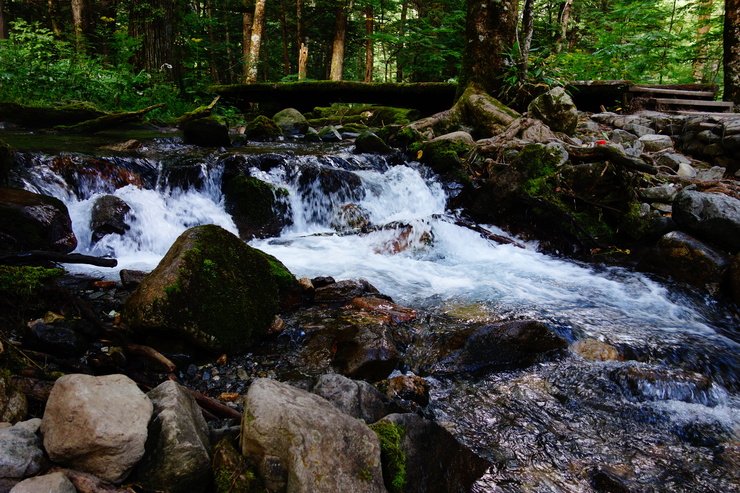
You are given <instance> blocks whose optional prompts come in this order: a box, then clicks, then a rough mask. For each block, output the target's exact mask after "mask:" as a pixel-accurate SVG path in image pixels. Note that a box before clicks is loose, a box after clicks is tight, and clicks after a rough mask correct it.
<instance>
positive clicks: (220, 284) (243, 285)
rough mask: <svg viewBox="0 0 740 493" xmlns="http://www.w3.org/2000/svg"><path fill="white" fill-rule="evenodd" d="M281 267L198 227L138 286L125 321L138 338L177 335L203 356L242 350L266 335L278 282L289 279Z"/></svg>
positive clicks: (225, 235)
mask: <svg viewBox="0 0 740 493" xmlns="http://www.w3.org/2000/svg"><path fill="white" fill-rule="evenodd" d="M281 266H282V264H280V263H279V262H278V261H277V260H274V262H271V261H270V260H268V257H267V256H265V255H264V254H263V253H262V252H260V251H258V250H256V249H254V248H252V247H250V246H248V245H246V244H245V243H244V242H242V241H241V240H240V239H239V238H238V237H236V236H235V235H233V234H231V233H229V232H228V231H226V230H224V229H222V228H220V227H218V226H215V225H206V226H196V227H195V228H191V229H189V230H187V231H185V232H184V233H183V234H182V235H180V237H179V238H178V239H177V241H176V242H175V243H174V244H173V245H172V247H170V249H169V251H168V252H167V254H166V255H165V256H164V258H163V259H162V261H161V262H160V263H159V265H158V266H157V268H156V269H154V271H152V273H151V274H150V275H149V276H147V277H146V278H145V279H144V280H143V281H142V282H141V284H139V287H138V288H137V289H136V291H134V293H133V294H132V295H131V297H130V298H129V299H128V301H127V302H126V307H125V310H124V312H123V316H124V320H125V321H126V322H127V323H128V324H129V326H131V327H132V328H135V329H136V330H139V331H141V332H145V333H146V332H148V331H152V332H153V333H164V334H179V337H184V338H187V339H188V340H190V341H191V342H193V343H195V344H197V345H199V346H201V347H203V348H205V349H208V350H212V351H229V352H235V351H239V350H242V349H244V348H246V347H248V346H249V345H250V344H251V343H253V342H254V341H255V340H257V339H259V338H260V337H261V336H263V335H264V334H266V333H267V330H268V328H269V327H270V324H271V322H272V320H273V318H274V317H275V315H276V314H277V311H278V304H279V287H280V286H278V281H279V280H280V277H279V276H278V275H277V274H278V273H287V271H286V270H285V268H284V267H281ZM285 275H286V276H287V277H288V278H292V275H290V273H287V274H285ZM292 279H293V282H296V283H297V281H295V278H292Z"/></svg>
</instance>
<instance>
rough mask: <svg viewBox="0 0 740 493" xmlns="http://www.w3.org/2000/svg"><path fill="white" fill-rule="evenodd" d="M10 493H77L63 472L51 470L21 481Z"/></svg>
mask: <svg viewBox="0 0 740 493" xmlns="http://www.w3.org/2000/svg"><path fill="white" fill-rule="evenodd" d="M10 493H77V489H76V488H75V487H74V485H73V484H72V482H71V481H70V480H69V479H67V476H65V475H64V473H63V472H53V473H50V474H45V475H44V476H36V477H35V478H28V479H26V480H23V481H21V482H20V483H18V484H17V485H15V486H14V487H13V489H12V490H10Z"/></svg>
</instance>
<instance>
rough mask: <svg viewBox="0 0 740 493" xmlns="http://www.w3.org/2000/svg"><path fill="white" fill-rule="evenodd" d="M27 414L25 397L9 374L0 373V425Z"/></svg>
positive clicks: (0, 352) (15, 420) (18, 419)
mask: <svg viewBox="0 0 740 493" xmlns="http://www.w3.org/2000/svg"><path fill="white" fill-rule="evenodd" d="M0 354H2V351H0ZM27 412H28V402H27V401H26V396H25V395H24V394H23V392H21V391H20V389H18V387H16V386H15V384H14V383H13V381H12V379H11V378H10V374H8V373H6V372H2V371H0V423H16V422H18V421H20V420H22V419H23V418H24V417H25V416H26V413H27ZM0 477H2V476H1V475H0Z"/></svg>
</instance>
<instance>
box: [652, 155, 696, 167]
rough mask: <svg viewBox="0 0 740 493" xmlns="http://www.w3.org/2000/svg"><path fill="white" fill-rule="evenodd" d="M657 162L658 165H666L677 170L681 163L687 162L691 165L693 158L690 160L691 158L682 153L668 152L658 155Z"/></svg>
mask: <svg viewBox="0 0 740 493" xmlns="http://www.w3.org/2000/svg"><path fill="white" fill-rule="evenodd" d="M656 164H657V165H658V166H666V167H668V168H670V169H672V170H674V171H675V170H678V167H679V165H681V164H686V165H689V166H690V165H691V160H689V158H687V157H686V156H683V155H681V154H675V153H672V152H667V153H665V154H661V155H660V157H658V160H657V161H656Z"/></svg>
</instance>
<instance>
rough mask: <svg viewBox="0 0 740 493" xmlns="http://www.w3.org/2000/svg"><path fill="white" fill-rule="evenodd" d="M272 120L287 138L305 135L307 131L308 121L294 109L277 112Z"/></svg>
mask: <svg viewBox="0 0 740 493" xmlns="http://www.w3.org/2000/svg"><path fill="white" fill-rule="evenodd" d="M272 120H273V121H274V122H275V124H276V125H277V126H278V127H280V129H281V130H282V131H283V134H284V135H285V136H287V137H295V136H298V135H305V133H306V132H307V131H308V120H306V117H305V116H303V114H302V113H301V112H300V111H298V110H297V109H295V108H285V109H284V110H281V111H278V112H277V113H275V114H274V115H273V117H272Z"/></svg>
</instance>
